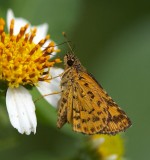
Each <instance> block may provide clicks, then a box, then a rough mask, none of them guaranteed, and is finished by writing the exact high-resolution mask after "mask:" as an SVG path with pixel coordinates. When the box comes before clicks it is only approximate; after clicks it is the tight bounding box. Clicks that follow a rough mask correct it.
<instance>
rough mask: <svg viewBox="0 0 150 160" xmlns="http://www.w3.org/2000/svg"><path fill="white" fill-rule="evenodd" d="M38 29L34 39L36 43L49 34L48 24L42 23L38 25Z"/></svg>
mask: <svg viewBox="0 0 150 160" xmlns="http://www.w3.org/2000/svg"><path fill="white" fill-rule="evenodd" d="M31 28H35V27H34V26H32V27H31ZM36 29H37V34H36V36H35V37H34V39H33V41H34V43H36V44H37V43H38V42H39V41H40V40H41V39H43V38H45V37H46V35H47V31H48V24H47V23H44V24H41V25H38V26H36Z"/></svg>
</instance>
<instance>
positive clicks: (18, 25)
mask: <svg viewBox="0 0 150 160" xmlns="http://www.w3.org/2000/svg"><path fill="white" fill-rule="evenodd" d="M12 19H14V20H15V23H14V35H16V34H18V33H19V31H20V28H21V27H23V26H25V25H26V24H29V22H28V21H27V20H26V19H23V18H20V17H19V18H15V16H14V13H13V11H12V10H11V9H8V11H7V28H8V30H9V27H10V22H11V20H12ZM29 30H30V27H29V28H28V29H27V31H26V32H29Z"/></svg>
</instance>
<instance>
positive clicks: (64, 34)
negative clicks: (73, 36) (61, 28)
mask: <svg viewBox="0 0 150 160" xmlns="http://www.w3.org/2000/svg"><path fill="white" fill-rule="evenodd" d="M62 34H63V36H64V37H65V39H66V43H67V45H68V47H69V49H70V51H71V52H72V53H73V54H74V52H73V49H72V47H71V45H70V43H69V42H70V41H68V38H67V35H66V33H65V32H62Z"/></svg>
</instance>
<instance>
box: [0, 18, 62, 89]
mask: <svg viewBox="0 0 150 160" xmlns="http://www.w3.org/2000/svg"><path fill="white" fill-rule="evenodd" d="M4 26H5V21H4V20H3V19H0V80H2V81H6V82H7V84H8V86H9V87H18V86H19V85H20V84H21V85H26V84H30V85H37V84H38V81H47V80H48V78H49V77H50V75H49V72H48V71H49V69H50V67H52V66H53V65H54V64H55V63H59V62H60V59H55V60H53V61H50V55H51V54H52V52H54V51H55V52H57V50H55V49H54V42H51V43H49V45H48V46H47V47H46V48H44V50H42V49H41V47H42V46H43V45H44V44H45V42H46V41H47V40H48V39H49V36H46V38H45V39H42V40H41V41H40V42H39V43H38V44H35V43H34V42H33V38H34V37H35V36H36V28H35V29H33V30H31V31H30V32H29V33H25V32H26V30H27V28H28V24H26V25H25V26H24V27H21V28H20V32H19V33H18V34H17V35H14V34H13V30H14V20H11V24H10V29H9V33H5V32H4Z"/></svg>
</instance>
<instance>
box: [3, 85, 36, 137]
mask: <svg viewBox="0 0 150 160" xmlns="http://www.w3.org/2000/svg"><path fill="white" fill-rule="evenodd" d="M6 105H7V111H8V114H9V118H10V122H11V124H12V125H13V127H14V128H16V129H17V130H18V132H20V133H21V134H23V133H25V134H27V135H29V134H30V133H31V132H34V133H36V126H37V120H36V115H35V106H34V103H33V101H32V97H31V95H30V93H29V92H28V90H27V89H26V88H24V87H22V86H20V87H19V88H8V90H7V94H6Z"/></svg>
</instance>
